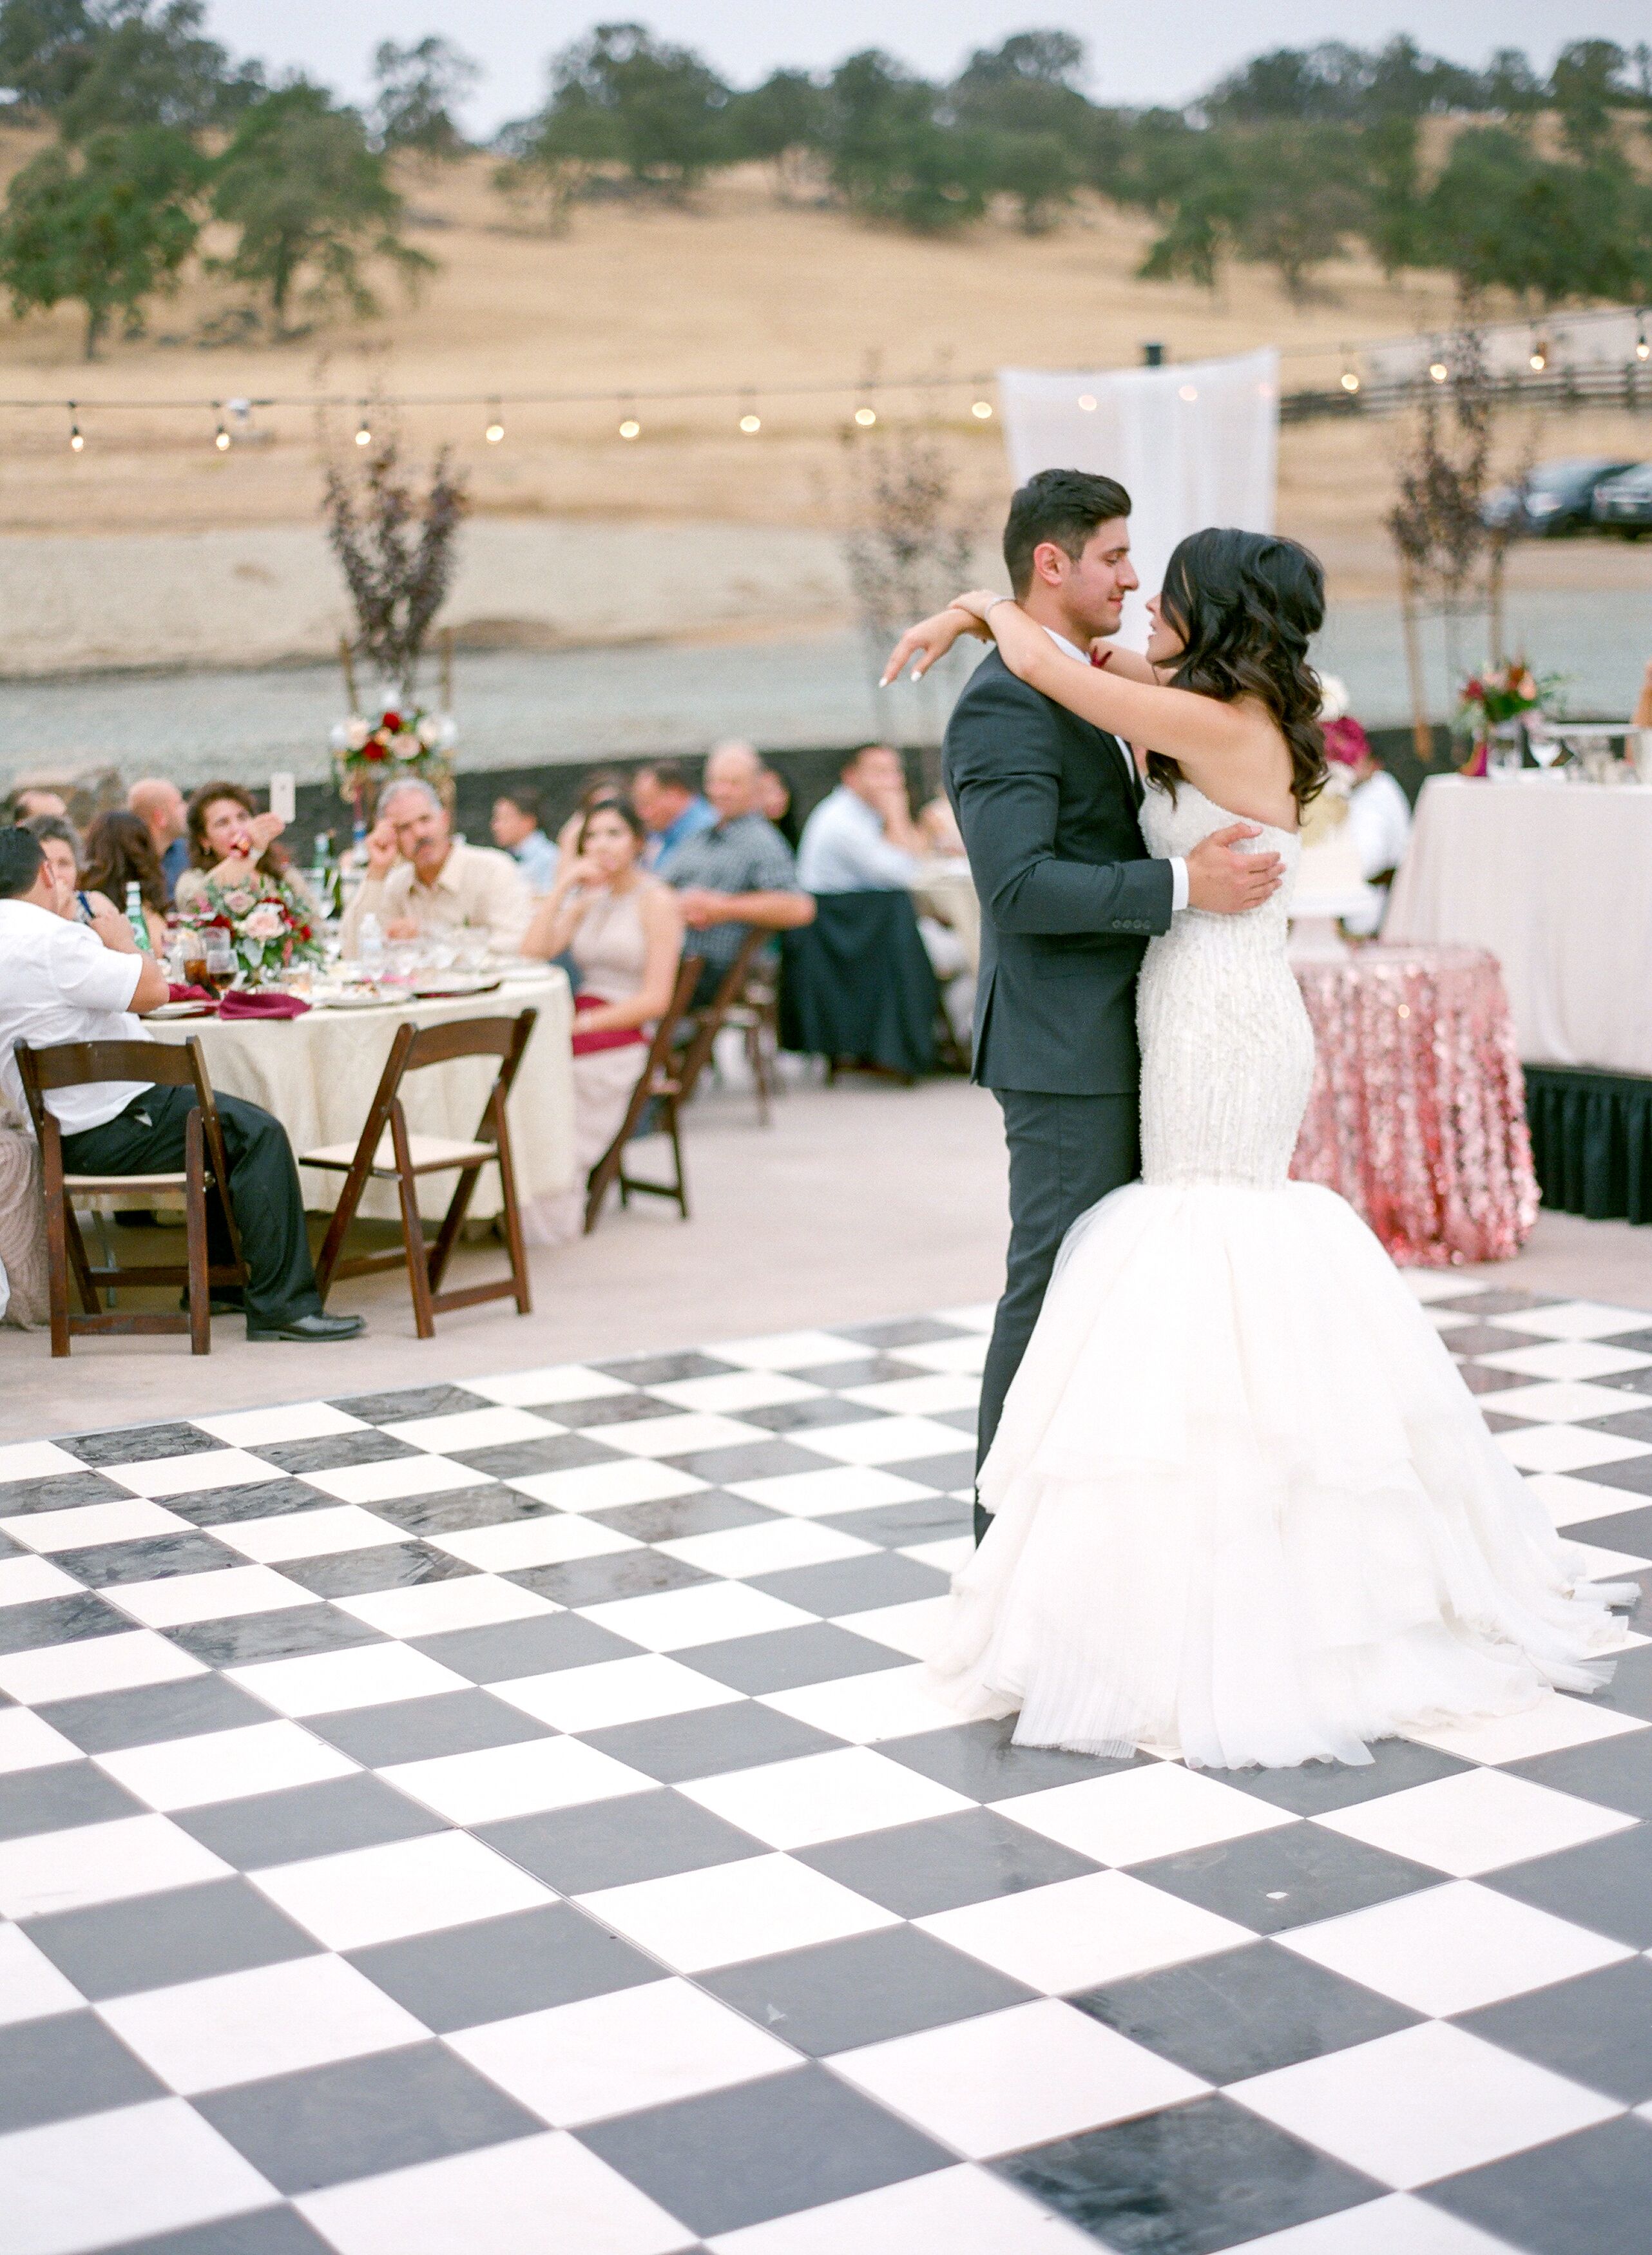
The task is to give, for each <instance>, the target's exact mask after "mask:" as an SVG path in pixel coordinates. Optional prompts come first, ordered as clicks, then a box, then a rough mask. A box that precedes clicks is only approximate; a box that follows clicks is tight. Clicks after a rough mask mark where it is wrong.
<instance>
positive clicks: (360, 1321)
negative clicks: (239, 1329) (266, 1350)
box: [247, 1316, 367, 1346]
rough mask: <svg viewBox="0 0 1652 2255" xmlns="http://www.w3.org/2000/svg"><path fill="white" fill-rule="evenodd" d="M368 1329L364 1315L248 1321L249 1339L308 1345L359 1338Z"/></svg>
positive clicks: (330, 1344)
mask: <svg viewBox="0 0 1652 2255" xmlns="http://www.w3.org/2000/svg"><path fill="white" fill-rule="evenodd" d="M366 1329H367V1317H365V1316H295V1317H293V1319H292V1322H291V1323H290V1324H255V1323H252V1322H250V1321H249V1323H248V1324H247V1337H248V1338H250V1339H297V1340H299V1341H300V1342H301V1343H302V1344H304V1345H307V1346H332V1345H335V1344H336V1343H337V1342H338V1341H339V1340H340V1339H347V1338H360V1337H361V1335H362V1332H363V1331H365V1330H366Z"/></svg>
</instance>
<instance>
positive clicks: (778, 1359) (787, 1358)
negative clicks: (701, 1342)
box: [706, 1331, 875, 1370]
mask: <svg viewBox="0 0 1652 2255" xmlns="http://www.w3.org/2000/svg"><path fill="white" fill-rule="evenodd" d="M873 1352H875V1349H874V1348H872V1347H869V1346H862V1345H861V1343H860V1341H859V1340H858V1339H843V1338H837V1337H836V1336H835V1334H834V1333H833V1332H831V1331H778V1332H777V1333H776V1334H775V1335H774V1336H773V1337H772V1338H752V1339H725V1340H723V1341H722V1342H721V1345H717V1346H708V1347H707V1348H706V1353H707V1354H708V1355H710V1356H711V1357H712V1358H713V1359H714V1360H716V1361H718V1362H733V1363H738V1364H739V1366H741V1368H742V1370H809V1369H812V1368H813V1367H814V1366H816V1365H819V1366H821V1367H822V1368H824V1367H825V1366H826V1364H827V1363H829V1362H864V1361H865V1359H866V1358H867V1356H868V1354H871V1353H873Z"/></svg>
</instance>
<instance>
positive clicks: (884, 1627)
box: [833, 1595, 963, 1723]
mask: <svg viewBox="0 0 1652 2255" xmlns="http://www.w3.org/2000/svg"><path fill="white" fill-rule="evenodd" d="M951 1604H952V1599H951V1598H949V1597H946V1596H945V1595H942V1596H940V1597H938V1598H910V1599H909V1601H908V1602H907V1603H906V1604H905V1605H877V1606H875V1607H874V1609H873V1610H872V1612H866V1613H838V1614H836V1615H834V1616H833V1618H834V1619H836V1621H837V1625H838V1626H839V1627H840V1628H847V1630H849V1631H850V1632H851V1633H852V1634H854V1635H855V1636H864V1637H868V1638H869V1639H870V1640H871V1641H872V1642H873V1643H874V1644H887V1645H888V1646H889V1649H890V1650H891V1651H892V1652H903V1653H905V1654H906V1655H907V1657H908V1659H909V1660H927V1659H928V1658H929V1656H930V1654H931V1653H932V1652H933V1651H934V1649H935V1647H936V1646H937V1645H938V1643H939V1642H940V1640H941V1630H942V1626H943V1624H944V1623H945V1621H946V1612H947V1608H948V1607H949V1606H950V1605H951ZM962 1719H963V1718H961V1716H960V1715H957V1714H954V1715H953V1722H954V1723H957V1722H960V1721H961V1720H962Z"/></svg>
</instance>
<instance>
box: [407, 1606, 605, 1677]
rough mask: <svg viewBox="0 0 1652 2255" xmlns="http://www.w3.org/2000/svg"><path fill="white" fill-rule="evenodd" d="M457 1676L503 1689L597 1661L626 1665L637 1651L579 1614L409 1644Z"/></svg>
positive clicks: (453, 1632) (447, 1632) (450, 1632)
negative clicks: (522, 1678)
mask: <svg viewBox="0 0 1652 2255" xmlns="http://www.w3.org/2000/svg"><path fill="white" fill-rule="evenodd" d="M411 1642H412V1645H413V1649H414V1650H415V1651H416V1652H423V1653H427V1654H429V1655H430V1657H431V1659H432V1660H439V1661H440V1662H441V1664H442V1666H443V1667H444V1668H452V1669H453V1673H454V1674H455V1675H467V1676H469V1677H470V1679H471V1681H472V1682H475V1683H503V1682H508V1681H509V1680H510V1678H511V1677H512V1676H517V1675H545V1674H547V1673H548V1672H549V1671H550V1670H551V1669H552V1668H586V1667H588V1666H590V1665H591V1664H592V1663H593V1662H594V1661H599V1660H626V1659H629V1658H630V1657H631V1656H632V1655H633V1654H635V1653H636V1646H635V1645H634V1644H632V1643H630V1642H629V1640H627V1639H626V1638H624V1637H622V1636H615V1634H614V1633H613V1631H612V1630H611V1629H606V1628H599V1627H598V1626H597V1625H596V1623H595V1622H594V1621H588V1620H581V1619H580V1616H579V1615H578V1614H577V1613H538V1614H534V1615H531V1616H530V1618H529V1619H526V1620H515V1621H496V1622H494V1623H493V1624H492V1625H491V1626H489V1627H487V1628H455V1629H444V1630H443V1631H442V1633H441V1634H440V1635H439V1636H421V1637H418V1638H415V1639H412V1640H411Z"/></svg>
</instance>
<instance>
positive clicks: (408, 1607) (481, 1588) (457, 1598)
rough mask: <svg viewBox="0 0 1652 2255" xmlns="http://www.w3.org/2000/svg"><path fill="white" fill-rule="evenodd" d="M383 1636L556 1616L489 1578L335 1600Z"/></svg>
mask: <svg viewBox="0 0 1652 2255" xmlns="http://www.w3.org/2000/svg"><path fill="white" fill-rule="evenodd" d="M333 1602H334V1605H336V1606H337V1607H338V1609H339V1611H340V1612H341V1613H351V1614H353V1615H354V1616H355V1619H357V1620H359V1621H365V1622H366V1623H367V1625H368V1626H369V1628H376V1629H377V1630H378V1631H379V1632H380V1633H381V1634H382V1635H384V1636H405V1637H415V1636H438V1635H439V1634H440V1633H441V1632H442V1631H443V1630H444V1629H450V1628H491V1627H492V1626H494V1624H495V1623H496V1621H508V1620H527V1619H530V1618H531V1616H532V1615H533V1614H535V1613H554V1612H560V1611H561V1610H562V1608H561V1607H560V1606H559V1605H552V1602H551V1600H550V1598H541V1597H538V1596H536V1595H535V1593H534V1592H533V1591H531V1590H524V1589H520V1588H518V1586H517V1584H516V1583H515V1582H502V1581H498V1580H496V1577H494V1576H493V1575H491V1574H456V1575H455V1576H454V1577H453V1580H452V1581H450V1582H416V1583H414V1584H412V1585H411V1587H410V1588H408V1589H405V1590H373V1591H369V1594H368V1595H367V1596H366V1597H364V1598H334V1600H333Z"/></svg>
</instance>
